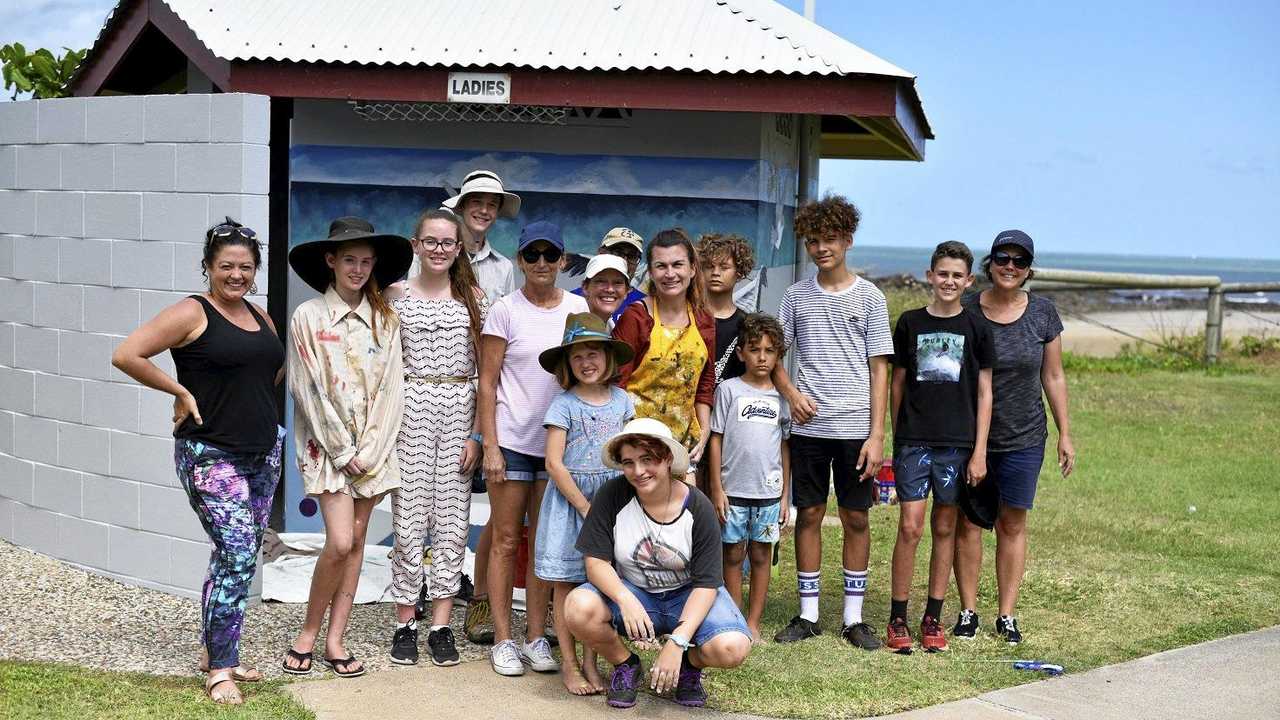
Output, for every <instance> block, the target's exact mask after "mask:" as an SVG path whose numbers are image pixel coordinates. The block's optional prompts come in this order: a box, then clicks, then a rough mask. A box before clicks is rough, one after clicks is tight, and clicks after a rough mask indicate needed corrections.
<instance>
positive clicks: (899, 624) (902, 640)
mask: <svg viewBox="0 0 1280 720" xmlns="http://www.w3.org/2000/svg"><path fill="white" fill-rule="evenodd" d="M884 639H885V645H888V646H889V650H891V651H893V652H896V653H898V654H899V655H910V654H911V646H912V645H913V644H914V643H913V641H912V640H911V628H909V627H907V621H906V620H903V619H902V618H894V619H892V620H890V621H889V629H888V630H887V631H885V634H884Z"/></svg>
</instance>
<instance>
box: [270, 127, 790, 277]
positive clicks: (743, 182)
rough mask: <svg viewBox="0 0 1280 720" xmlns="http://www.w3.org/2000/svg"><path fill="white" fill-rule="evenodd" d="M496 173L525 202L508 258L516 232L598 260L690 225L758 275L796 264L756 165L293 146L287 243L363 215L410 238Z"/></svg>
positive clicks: (508, 230)
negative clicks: (609, 248) (732, 249)
mask: <svg viewBox="0 0 1280 720" xmlns="http://www.w3.org/2000/svg"><path fill="white" fill-rule="evenodd" d="M478 168H485V169H489V170H493V171H495V172H497V173H498V174H499V175H500V176H501V177H502V179H503V182H504V183H505V184H506V186H507V188H509V189H510V190H511V191H513V192H516V193H518V194H520V196H521V198H522V199H523V201H524V202H523V204H522V207H521V214H520V217H519V218H517V219H516V220H515V221H500V222H498V223H497V224H496V225H495V226H494V229H493V230H492V231H491V234H490V240H491V241H492V242H493V245H494V247H495V248H496V249H497V250H498V251H499V252H502V253H504V254H506V255H508V256H510V255H511V254H512V253H514V251H515V239H516V236H517V235H518V234H519V231H520V226H521V225H522V224H524V223H526V222H530V221H532V220H539V219H545V220H552V221H554V222H556V223H559V224H560V225H561V227H562V228H564V232H565V242H566V245H567V246H568V250H569V251H570V252H577V253H582V254H590V253H592V252H594V251H595V248H596V245H597V244H598V242H599V240H600V238H601V237H602V236H603V235H604V233H605V232H607V231H608V230H609V228H612V227H617V226H620V225H621V226H626V227H630V228H632V229H633V230H635V231H636V232H638V233H640V234H641V235H642V236H644V237H646V238H648V237H652V236H653V234H654V233H655V232H657V231H658V230H661V229H663V228H669V227H674V226H679V227H683V228H684V229H685V230H687V231H689V233H690V234H692V235H693V236H694V237H695V238H696V237H697V236H698V235H699V234H701V233H706V232H722V233H730V232H732V233H738V234H741V235H743V236H744V237H747V238H749V239H751V241H752V242H753V244H754V246H755V249H756V255H757V260H758V263H759V264H760V265H761V266H762V267H772V266H777V265H787V264H791V263H792V262H793V261H794V259H795V250H794V246H793V244H792V243H786V242H784V243H781V244H779V246H778V247H776V248H775V247H774V242H773V239H774V237H773V235H774V232H775V231H776V229H775V218H776V217H777V216H778V215H779V213H778V212H777V210H778V209H777V208H776V207H775V204H774V203H773V202H770V201H769V199H768V198H760V197H759V195H760V185H761V183H760V173H761V170H760V168H761V162H760V161H759V160H739V159H716V158H671V157H641V156H604V155H561V154H552V153H501V152H482V153H481V152H473V151H459V150H423V149H413V148H376V147H375V148H370V147H334V146H319V145H299V146H295V147H294V148H292V150H291V165H290V173H291V176H292V180H293V182H292V192H291V195H290V197H291V207H290V217H289V225H290V236H291V237H290V246H292V245H294V244H297V243H300V242H304V241H305V240H307V239H312V238H316V237H323V236H324V235H325V234H326V231H327V229H328V226H329V221H330V220H332V219H333V218H335V217H338V216H340V215H349V214H354V215H361V216H363V217H366V218H367V219H368V220H369V221H370V222H372V223H373V224H374V226H375V227H377V228H378V229H380V230H388V231H393V232H398V233H402V234H408V233H410V232H412V230H413V227H412V226H413V221H414V219H415V218H416V217H417V215H418V213H420V212H421V211H422V210H423V209H425V208H428V207H436V206H438V205H439V204H440V201H442V200H444V198H445V197H446V192H445V189H444V188H445V186H446V185H448V186H450V187H457V185H458V183H459V182H461V179H462V177H463V176H464V175H465V174H466V173H467V172H468V171H470V170H474V169H478ZM791 210H792V208H790V207H784V208H783V213H782V216H783V218H784V220H783V225H784V230H783V232H784V233H789V231H790V219H791Z"/></svg>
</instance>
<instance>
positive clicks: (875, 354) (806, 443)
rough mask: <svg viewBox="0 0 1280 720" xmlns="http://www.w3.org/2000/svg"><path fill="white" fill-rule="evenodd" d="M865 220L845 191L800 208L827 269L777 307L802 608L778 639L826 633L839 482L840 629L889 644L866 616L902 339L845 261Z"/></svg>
mask: <svg viewBox="0 0 1280 720" xmlns="http://www.w3.org/2000/svg"><path fill="white" fill-rule="evenodd" d="M860 219H861V216H860V214H859V212H858V209H857V208H856V207H854V205H853V203H851V202H849V201H848V200H846V199H845V198H843V197H840V196H838V195H828V196H826V197H824V198H823V199H822V200H821V201H819V202H810V203H807V204H805V205H804V206H803V207H801V208H800V209H799V210H797V211H796V216H795V231H796V236H797V237H798V238H800V239H801V240H803V241H804V248H805V252H807V253H808V255H809V259H810V260H812V261H813V263H814V264H815V265H817V266H818V274H817V276H816V277H812V278H808V279H805V280H801V281H800V282H798V283H795V284H794V285H792V286H791V287H789V288H787V290H786V292H785V293H784V294H783V296H782V304H781V306H780V307H779V310H778V318H779V319H780V320H781V321H782V327H783V330H784V337H783V342H784V344H785V345H786V346H787V347H788V348H789V349H790V350H791V352H792V354H793V356H794V358H795V377H794V384H793V383H792V379H791V378H789V377H788V376H787V373H786V372H785V371H782V370H781V369H779V370H778V371H775V373H774V383H775V384H776V385H777V387H778V388H779V390H781V391H782V395H783V397H784V398H786V400H787V402H788V404H789V405H790V406H791V416H792V419H793V421H794V424H793V426H792V430H791V442H790V453H791V469H792V473H793V477H794V479H793V481H792V501H793V502H794V504H795V506H796V539H795V543H796V575H797V586H798V589H799V594H800V614H799V615H797V616H796V617H794V618H792V620H791V622H790V623H789V624H788V625H787V626H786V627H785V628H783V629H782V630H781V631H779V632H778V634H777V635H776V636H775V637H774V640H775V641H777V642H795V641H798V640H803V639H805V638H810V637H814V636H816V635H819V634H821V633H822V628H821V627H820V625H819V624H818V594H819V593H818V589H819V576H820V570H821V566H822V535H821V532H822V518H823V515H825V514H826V509H827V494H828V492H829V488H830V484H831V481H832V480H834V482H835V490H836V500H837V502H838V504H839V511H840V524H841V526H842V528H843V530H844V543H843V545H844V547H843V560H844V562H843V566H844V567H843V570H844V612H843V623H842V624H843V629H842V630H841V635H842V636H843V637H844V639H845V640H846V641H847V642H849V644H851V645H853V646H854V647H858V648H862V649H864V650H875V649H877V648H879V647H880V640H879V639H878V638H877V637H876V633H875V631H873V630H872V629H871V626H870V625H868V624H867V623H865V622H863V621H862V600H863V596H864V595H865V594H866V587H867V562H868V560H869V558H870V554H871V530H870V527H869V525H868V518H867V511H868V510H869V509H870V508H871V505H872V504H873V503H874V501H875V482H874V479H875V476H876V473H878V472H879V471H880V465H881V464H882V463H883V462H884V415H885V407H886V406H887V404H888V396H889V381H888V374H887V369H888V357H889V356H890V355H892V354H893V336H892V334H891V333H890V331H889V311H888V307H887V305H886V303H885V299H884V294H883V293H881V292H880V290H879V289H878V288H877V287H876V286H875V285H873V284H871V283H870V282H869V281H867V280H865V279H863V278H860V277H858V276H857V275H856V274H854V272H853V271H852V270H850V269H849V267H848V266H847V265H846V264H845V254H846V253H848V251H849V249H850V248H851V247H853V234H854V232H856V231H857V229H858V221H859V220H860ZM779 368H781V366H779ZM829 478H830V479H829Z"/></svg>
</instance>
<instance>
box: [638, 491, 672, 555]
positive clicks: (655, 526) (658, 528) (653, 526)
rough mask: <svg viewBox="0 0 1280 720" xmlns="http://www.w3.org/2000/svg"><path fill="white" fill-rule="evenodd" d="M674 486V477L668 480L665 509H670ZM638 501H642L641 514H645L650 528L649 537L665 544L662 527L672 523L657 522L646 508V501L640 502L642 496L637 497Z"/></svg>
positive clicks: (647, 525) (655, 541)
mask: <svg viewBox="0 0 1280 720" xmlns="http://www.w3.org/2000/svg"><path fill="white" fill-rule="evenodd" d="M674 487H675V480H674V479H672V480H668V485H667V499H666V500H665V501H664V503H663V509H664V510H667V511H670V508H671V495H672V492H673V490H672V489H673V488H674ZM636 502H637V503H640V514H642V515H644V523H645V526H646V527H647V528H648V530H649V537H651V538H653V541H654V544H655V545H658V544H662V545H665V544H666V543H665V541H664V539H663V537H662V529H663V528H664V527H666V526H667V525H670V524H671V523H662V522H655V521H654V519H653V518H652V517H650V516H649V511H648V510H646V509H645V507H644V503H642V502H640V498H638V497H637V498H636ZM679 517H680V516H679V515H677V516H676V518H679ZM676 518H672V520H671V522H675V519H676Z"/></svg>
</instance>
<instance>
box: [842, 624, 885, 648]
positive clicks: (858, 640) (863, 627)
mask: <svg viewBox="0 0 1280 720" xmlns="http://www.w3.org/2000/svg"><path fill="white" fill-rule="evenodd" d="M840 637H843V638H844V639H845V641H846V642H848V643H849V644H850V645H852V646H854V647H856V648H861V649H863V650H879V649H880V644H881V643H880V638H878V637H876V633H875V631H874V630H872V629H871V626H870V625H868V624H866V623H864V622H859V623H854V624H852V625H845V626H844V629H843V630H841V631H840Z"/></svg>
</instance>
